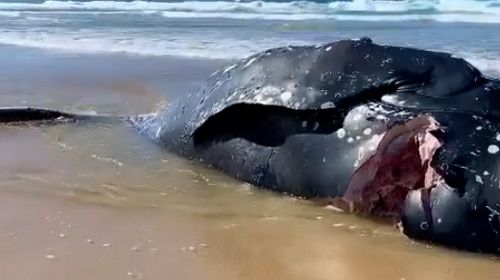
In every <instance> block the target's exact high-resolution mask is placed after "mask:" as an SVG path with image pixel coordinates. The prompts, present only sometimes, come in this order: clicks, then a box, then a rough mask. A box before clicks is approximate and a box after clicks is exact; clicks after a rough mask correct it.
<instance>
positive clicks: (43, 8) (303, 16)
mask: <svg viewBox="0 0 500 280" xmlns="http://www.w3.org/2000/svg"><path fill="white" fill-rule="evenodd" d="M64 11H71V12H103V13H105V12H131V13H132V12H135V13H137V12H141V13H150V14H155V13H159V14H162V15H163V16H165V17H173V18H175V17H187V18H189V17H222V18H235V19H257V18H259V19H283V20H307V19H327V18H333V19H337V20H384V19H387V20H401V19H403V20H404V19H406V20H438V21H466V22H491V23H499V22H500V0H483V1H480V0H401V1H390V0H353V1H333V2H330V3H316V2H309V1H292V2H265V1H252V2H239V1H184V2H148V1H131V2H125V1H90V2H78V1H45V2H43V3H4V2H0V13H4V12H30V13H33V12H64ZM0 15H1V14H0Z"/></svg>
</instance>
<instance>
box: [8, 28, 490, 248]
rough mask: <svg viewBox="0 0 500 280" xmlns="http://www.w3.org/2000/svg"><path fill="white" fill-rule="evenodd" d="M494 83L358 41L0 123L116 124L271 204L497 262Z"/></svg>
mask: <svg viewBox="0 0 500 280" xmlns="http://www.w3.org/2000/svg"><path fill="white" fill-rule="evenodd" d="M499 97H500V81H499V80H497V79H494V78H492V77H487V76H485V75H483V74H482V73H481V72H480V71H479V70H478V69H476V68H475V67H473V66H472V65H471V64H469V63H468V62H467V61H465V60H463V59H461V58H457V57H454V56H453V55H451V54H448V53H443V52H434V51H426V50H420V49H415V48H407V47H398V46H388V45H379V44H375V43H373V42H372V40H371V39H369V38H361V39H358V40H342V41H337V42H333V43H328V44H324V45H318V46H289V47H281V48H274V49H269V50H265V51H263V52H261V53H258V54H255V55H252V56H250V57H248V58H245V59H243V60H241V61H239V62H237V63H235V64H233V65H230V66H228V67H227V68H225V69H222V70H220V71H217V72H216V73H214V74H212V76H210V77H209V78H208V80H207V81H206V83H204V84H203V85H202V86H201V87H199V88H198V89H196V90H194V91H192V92H190V93H189V94H187V95H185V96H184V97H181V98H179V99H177V100H173V101H172V102H170V103H168V104H166V105H165V106H164V107H163V108H161V109H159V110H158V111H156V112H154V113H150V114H145V115H139V116H131V117H123V118H121V117H110V116H82V115H78V114H71V113H64V112H59V111H54V110H49V109H37V108H4V109H1V110H0V122H3V123H7V122H23V121H52V122H53V121H77V122H79V121H95V119H96V118H98V121H104V120H107V119H108V118H113V119H114V120H115V121H116V120H123V121H127V122H129V123H130V124H131V125H133V126H134V127H136V128H137V130H138V131H139V132H140V133H142V134H144V135H146V136H147V137H149V138H151V139H152V140H153V141H155V142H157V143H158V144H159V145H161V146H163V147H165V149H166V150H168V151H170V152H173V153H176V154H179V155H181V156H184V157H187V158H190V159H193V160H196V161H199V162H200V163H202V164H204V165H206V166H209V167H212V168H215V169H218V170H221V171H223V172H225V173H227V174H229V175H231V176H234V177H236V178H239V179H241V180H244V181H247V182H250V183H252V184H253V185H255V186H259V187H263V188H266V189H270V190H273V191H277V192H283V193H288V194H293V195H297V196H301V197H305V198H326V199H327V201H328V203H330V204H332V205H333V206H335V207H337V208H340V209H342V210H343V211H346V212H350V213H354V214H357V215H361V216H366V217H380V218H383V219H387V220H388V221H391V222H393V223H396V224H399V225H400V228H401V229H402V232H403V233H404V234H405V235H407V236H409V237H411V238H414V239H419V240H426V241H430V242H434V243H438V244H444V245H448V246H453V247H457V248H462V249H469V250H475V251H483V252H490V253H498V252H499V251H500V183H499V176H500V168H499V164H500V161H499V160H500V123H499V121H498V120H499V117H500V114H499V112H500V111H499V109H500V98H499Z"/></svg>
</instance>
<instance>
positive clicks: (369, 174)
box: [334, 116, 441, 221]
mask: <svg viewBox="0 0 500 280" xmlns="http://www.w3.org/2000/svg"><path fill="white" fill-rule="evenodd" d="M435 130H438V123H437V122H436V121H435V120H434V119H433V118H432V117H427V116H426V117H418V118H415V119H412V120H410V121H408V122H407V123H405V124H402V125H398V126H395V127H393V128H391V129H390V130H388V131H387V132H386V133H385V134H384V136H383V138H382V140H381V141H380V143H379V145H378V147H377V151H376V152H375V154H374V155H372V156H371V157H370V158H369V159H368V160H367V161H366V162H364V163H363V165H362V166H361V167H360V168H358V170H356V172H355V173H354V174H353V176H352V178H351V180H350V182H349V185H348V187H347V190H346V193H345V194H344V196H343V197H342V198H340V199H336V200H335V202H334V205H335V206H338V207H341V208H343V209H346V208H347V209H346V210H349V211H351V212H357V213H361V214H370V215H376V216H380V217H384V218H391V219H393V220H394V221H397V220H399V218H400V215H401V211H402V206H403V203H404V201H405V199H406V196H407V195H408V193H409V192H410V191H413V190H417V189H422V188H431V187H433V186H435V185H436V183H437V182H438V181H439V180H441V177H440V176H439V174H438V173H437V172H436V171H435V170H434V169H433V168H432V167H431V166H430V163H431V160H432V157H433V155H434V154H435V152H436V150H437V149H438V148H439V147H440V146H441V143H440V141H439V140H438V139H437V138H436V137H435V136H434V135H432V134H431V133H430V132H431V131H435Z"/></svg>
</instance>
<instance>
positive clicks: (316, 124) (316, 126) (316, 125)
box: [313, 122, 319, 130]
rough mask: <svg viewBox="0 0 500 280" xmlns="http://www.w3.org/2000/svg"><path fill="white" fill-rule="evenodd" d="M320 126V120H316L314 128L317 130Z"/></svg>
mask: <svg viewBox="0 0 500 280" xmlns="http://www.w3.org/2000/svg"><path fill="white" fill-rule="evenodd" d="M318 128H319V122H315V123H314V127H313V130H316V129H318Z"/></svg>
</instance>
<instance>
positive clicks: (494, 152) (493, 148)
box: [488, 145, 500, 154]
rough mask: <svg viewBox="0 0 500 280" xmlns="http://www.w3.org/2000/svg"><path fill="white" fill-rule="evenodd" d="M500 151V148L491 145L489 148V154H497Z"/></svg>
mask: <svg viewBox="0 0 500 280" xmlns="http://www.w3.org/2000/svg"><path fill="white" fill-rule="evenodd" d="M499 151H500V148H499V147H498V146H497V145H489V146H488V153H490V154H496V153H498V152H499Z"/></svg>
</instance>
